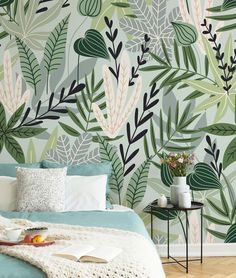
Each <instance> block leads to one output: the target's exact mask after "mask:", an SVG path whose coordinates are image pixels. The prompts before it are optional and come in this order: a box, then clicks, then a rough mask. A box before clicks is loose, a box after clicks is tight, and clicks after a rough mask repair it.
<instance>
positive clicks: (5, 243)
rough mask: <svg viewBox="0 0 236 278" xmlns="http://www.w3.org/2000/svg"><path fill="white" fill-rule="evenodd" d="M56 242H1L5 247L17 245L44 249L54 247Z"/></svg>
mask: <svg viewBox="0 0 236 278" xmlns="http://www.w3.org/2000/svg"><path fill="white" fill-rule="evenodd" d="M54 243H55V241H54V240H52V241H47V240H46V241H44V242H39V243H26V242H23V241H19V242H10V241H0V245H4V246H15V245H28V246H35V247H44V246H48V245H52V244H54Z"/></svg>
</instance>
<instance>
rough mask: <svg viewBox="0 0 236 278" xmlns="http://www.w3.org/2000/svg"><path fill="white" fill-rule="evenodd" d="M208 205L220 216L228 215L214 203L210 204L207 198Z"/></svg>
mask: <svg viewBox="0 0 236 278" xmlns="http://www.w3.org/2000/svg"><path fill="white" fill-rule="evenodd" d="M207 201H208V203H209V204H210V205H211V207H212V208H213V209H214V210H215V211H216V212H217V213H218V214H219V215H221V216H223V217H228V215H227V214H226V213H225V212H224V210H223V209H222V208H220V207H218V206H217V205H216V203H215V202H212V201H211V200H210V199H208V198H207Z"/></svg>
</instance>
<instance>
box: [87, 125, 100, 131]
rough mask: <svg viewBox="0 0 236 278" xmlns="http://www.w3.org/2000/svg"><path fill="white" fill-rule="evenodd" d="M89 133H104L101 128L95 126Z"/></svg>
mask: <svg viewBox="0 0 236 278" xmlns="http://www.w3.org/2000/svg"><path fill="white" fill-rule="evenodd" d="M88 131H89V132H98V131H102V128H101V127H100V126H94V127H91V128H89V129H88Z"/></svg>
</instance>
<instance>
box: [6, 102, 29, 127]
mask: <svg viewBox="0 0 236 278" xmlns="http://www.w3.org/2000/svg"><path fill="white" fill-rule="evenodd" d="M24 108H25V103H24V104H22V105H21V106H20V107H19V108H18V109H17V110H16V111H15V112H14V113H13V115H12V116H11V118H10V119H9V121H8V123H7V129H10V128H13V127H14V126H15V124H16V123H17V122H18V121H19V119H20V117H21V115H22V113H23V111H24Z"/></svg>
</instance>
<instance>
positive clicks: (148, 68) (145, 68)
mask: <svg viewBox="0 0 236 278" xmlns="http://www.w3.org/2000/svg"><path fill="white" fill-rule="evenodd" d="M166 68H167V67H166V66H159V65H158V66H155V65H153V66H147V67H143V68H141V69H140V70H141V71H155V70H162V69H166Z"/></svg>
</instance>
